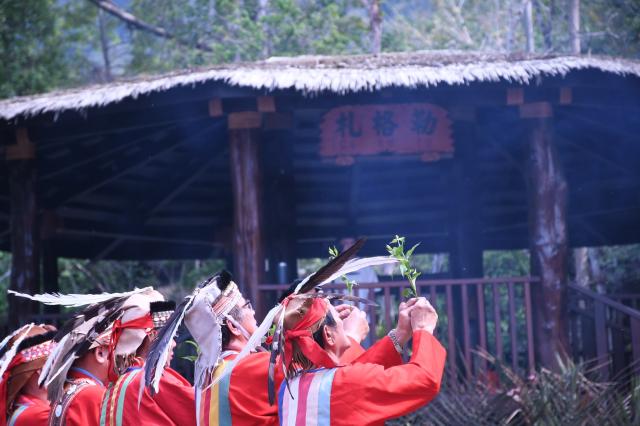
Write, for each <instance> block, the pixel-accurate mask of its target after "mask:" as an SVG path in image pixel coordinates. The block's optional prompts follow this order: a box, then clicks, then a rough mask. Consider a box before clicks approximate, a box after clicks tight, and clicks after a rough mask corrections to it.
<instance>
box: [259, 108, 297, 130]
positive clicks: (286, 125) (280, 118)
mask: <svg viewBox="0 0 640 426" xmlns="http://www.w3.org/2000/svg"><path fill="white" fill-rule="evenodd" d="M292 126H293V117H292V116H291V114H290V113H278V112H271V113H266V114H264V127H263V128H264V130H283V129H290V128H291V127H292Z"/></svg>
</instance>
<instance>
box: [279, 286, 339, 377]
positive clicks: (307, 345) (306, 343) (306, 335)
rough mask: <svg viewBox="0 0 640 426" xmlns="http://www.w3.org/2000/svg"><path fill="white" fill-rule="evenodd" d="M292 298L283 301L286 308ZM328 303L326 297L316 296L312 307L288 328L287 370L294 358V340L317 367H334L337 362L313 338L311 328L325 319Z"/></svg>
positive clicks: (285, 351) (285, 345)
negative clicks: (292, 326)
mask: <svg viewBox="0 0 640 426" xmlns="http://www.w3.org/2000/svg"><path fill="white" fill-rule="evenodd" d="M290 300H291V299H290V298H287V299H285V300H284V301H283V305H284V306H285V309H286V307H287V305H288V304H289V301H290ZM328 310H329V309H328V305H327V302H326V301H325V300H324V299H321V298H314V299H313V302H312V303H311V307H310V308H309V310H308V311H307V313H306V314H305V315H304V317H303V318H302V319H301V320H300V322H298V323H297V324H296V325H295V327H294V328H293V329H291V330H287V331H286V332H285V334H284V360H285V366H286V368H287V370H288V369H289V367H290V366H291V362H292V359H293V342H294V340H295V342H296V343H297V344H298V347H299V348H300V350H301V351H302V353H303V354H304V355H305V356H306V357H307V358H308V359H309V360H311V361H312V362H313V364H314V365H315V366H317V367H326V368H332V367H335V366H336V363H335V362H334V361H333V360H332V359H331V357H329V354H327V352H326V351H325V350H324V349H322V347H320V345H318V343H316V341H315V340H313V336H312V333H311V330H310V328H311V327H312V326H313V325H314V324H316V323H317V322H318V321H320V320H321V319H323V318H324V317H325V316H326V315H327V312H328Z"/></svg>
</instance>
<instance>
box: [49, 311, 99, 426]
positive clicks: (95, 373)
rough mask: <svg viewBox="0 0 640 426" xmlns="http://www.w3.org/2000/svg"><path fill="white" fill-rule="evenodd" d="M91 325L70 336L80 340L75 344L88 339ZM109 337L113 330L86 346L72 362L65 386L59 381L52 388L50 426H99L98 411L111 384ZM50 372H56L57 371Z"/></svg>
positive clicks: (84, 324)
mask: <svg viewBox="0 0 640 426" xmlns="http://www.w3.org/2000/svg"><path fill="white" fill-rule="evenodd" d="M90 325H91V322H85V323H83V324H82V325H81V326H80V327H79V328H78V329H76V330H73V331H72V332H71V333H70V334H71V335H73V337H76V336H77V337H76V338H75V339H73V340H75V341H77V339H78V337H79V338H82V337H84V336H86V332H84V331H85V330H88V327H89V326H90ZM83 332H84V333H83ZM110 337H111V329H109V330H107V331H106V332H104V333H102V334H101V335H99V336H98V337H97V338H95V340H94V339H92V341H91V342H89V344H88V345H87V346H88V350H86V351H85V352H84V353H77V355H78V356H79V358H78V359H77V360H76V361H74V362H73V365H72V367H71V368H70V369H69V371H68V372H67V374H66V375H63V377H64V382H63V383H62V386H60V381H57V383H58V384H57V386H56V385H53V384H51V385H49V387H48V396H49V401H51V407H52V409H51V413H50V414H49V426H63V425H66V426H98V424H99V412H98V407H99V406H100V403H101V402H102V398H103V397H104V392H105V390H106V385H107V384H108V380H109V377H108V376H109V375H108V366H109V340H110ZM65 358H66V354H61V357H60V359H61V361H62V360H64V359H65ZM51 371H52V372H55V371H56V368H55V367H54V368H53V369H52V370H51ZM45 380H46V378H45Z"/></svg>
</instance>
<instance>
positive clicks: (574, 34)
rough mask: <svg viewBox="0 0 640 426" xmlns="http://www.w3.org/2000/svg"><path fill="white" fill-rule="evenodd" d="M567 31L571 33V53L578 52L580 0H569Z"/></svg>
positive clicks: (576, 53)
mask: <svg viewBox="0 0 640 426" xmlns="http://www.w3.org/2000/svg"><path fill="white" fill-rule="evenodd" d="M569 7H570V10H569V32H570V34H571V53H572V54H574V55H579V54H580V0H570V4H569Z"/></svg>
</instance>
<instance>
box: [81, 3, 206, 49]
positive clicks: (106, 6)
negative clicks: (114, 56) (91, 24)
mask: <svg viewBox="0 0 640 426" xmlns="http://www.w3.org/2000/svg"><path fill="white" fill-rule="evenodd" d="M88 1H90V2H91V3H93V4H95V5H96V6H97V7H99V8H100V9H102V10H104V11H105V12H107V13H109V14H110V15H112V16H115V17H116V18H118V19H120V20H122V21H124V22H126V23H127V24H129V25H130V26H132V27H133V28H135V29H138V30H141V31H146V32H148V33H151V34H154V35H156V36H158V37H162V38H166V39H169V40H175V41H176V42H177V43H179V44H181V45H183V46H188V47H194V48H196V49H199V50H203V51H205V52H213V49H211V47H210V46H208V45H207V44H204V43H202V42H200V41H196V42H195V43H191V42H189V41H186V40H181V39H179V38H178V37H176V35H175V34H173V33H172V32H170V31H167V30H165V29H164V28H161V27H157V26H155V25H151V24H148V23H146V22H144V21H141V20H140V19H138V18H136V17H135V16H134V15H132V14H131V13H129V12H127V11H126V10H123V9H121V8H119V7H118V5H116V4H115V3H113V2H112V1H110V0H88Z"/></svg>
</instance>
